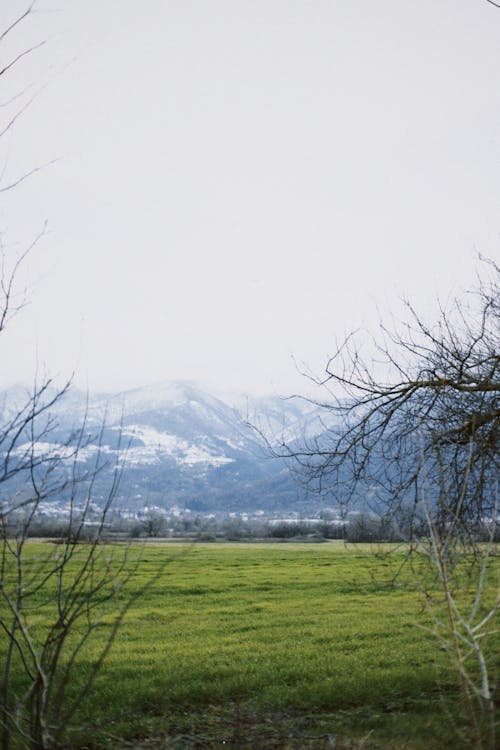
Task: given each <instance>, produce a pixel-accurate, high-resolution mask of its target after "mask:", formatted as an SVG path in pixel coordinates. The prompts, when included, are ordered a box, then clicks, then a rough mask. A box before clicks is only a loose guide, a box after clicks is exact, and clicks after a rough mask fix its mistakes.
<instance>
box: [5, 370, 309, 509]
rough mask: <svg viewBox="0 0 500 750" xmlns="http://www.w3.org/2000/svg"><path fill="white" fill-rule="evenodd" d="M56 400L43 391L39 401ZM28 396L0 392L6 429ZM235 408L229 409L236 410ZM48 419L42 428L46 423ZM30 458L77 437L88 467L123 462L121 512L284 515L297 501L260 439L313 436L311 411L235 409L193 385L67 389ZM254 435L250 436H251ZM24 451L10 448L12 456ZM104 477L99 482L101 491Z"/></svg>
mask: <svg viewBox="0 0 500 750" xmlns="http://www.w3.org/2000/svg"><path fill="white" fill-rule="evenodd" d="M55 394H56V392H55V391H54V390H52V389H48V390H47V392H46V393H45V394H44V395H43V399H45V401H46V402H50V401H52V400H53V399H54V396H55ZM28 397H29V396H28V392H27V391H26V390H25V389H21V388H19V387H15V388H12V389H9V390H7V391H4V392H3V393H0V418H1V422H2V424H6V423H7V422H8V420H11V419H12V418H13V416H15V415H16V414H19V413H22V410H23V407H24V406H25V405H26V403H27V398H28ZM235 404H236V405H235ZM48 415H50V418H51V420H52V419H53V420H54V421H53V422H51V423H50V425H49V428H48V430H47V431H46V430H45V421H44V420H46V418H47V416H48ZM39 424H40V425H41V426H40V430H39V432H40V434H39V435H38V436H37V438H36V439H35V442H36V445H35V446H34V450H35V453H36V454H37V455H41V454H43V453H45V454H47V453H48V452H49V453H50V452H51V451H52V452H53V453H54V455H56V454H57V455H65V453H64V451H66V452H67V451H68V448H67V443H68V436H69V435H70V434H71V432H74V431H75V430H76V431H78V430H79V429H81V428H82V425H83V429H81V433H80V435H81V439H82V440H83V441H84V443H85V447H84V448H83V449H82V450H81V451H80V452H79V454H78V457H77V460H78V461H79V462H80V463H81V464H86V463H87V464H89V466H91V465H92V462H93V461H95V460H96V458H97V457H98V456H99V457H100V458H101V459H102V457H103V456H104V457H105V458H106V459H107V461H108V464H109V470H111V469H112V467H113V465H114V462H115V459H116V460H118V459H122V458H124V461H125V469H124V473H123V477H122V481H121V490H120V501H121V503H122V504H123V505H124V506H126V507H140V506H141V505H146V504H149V505H150V504H154V505H158V506H160V507H161V506H164V507H170V506H172V505H176V506H180V507H189V508H190V509H192V510H195V511H196V510H198V511H206V512H208V511H217V510H219V511H231V510H251V509H257V508H259V509H260V508H261V509H264V510H271V509H278V508H279V509H285V508H292V507H297V504H301V503H302V502H303V500H304V498H303V491H302V490H301V488H300V487H298V485H297V484H296V482H295V481H294V480H293V478H292V476H291V474H290V471H289V467H288V466H287V464H286V463H285V462H284V461H281V460H279V459H273V458H271V457H270V453H269V450H268V448H267V446H266V444H265V441H264V440H263V439H262V436H261V435H260V434H259V431H260V432H262V433H264V434H265V435H266V436H267V437H268V439H269V440H271V441H272V440H273V439H276V440H278V441H281V440H283V439H285V440H286V441H287V442H289V441H292V440H293V439H295V438H296V437H298V436H300V435H301V434H304V432H306V433H309V434H310V433H311V432H312V431H313V432H314V431H321V429H322V425H321V423H320V422H319V420H318V415H317V410H316V409H315V408H314V406H313V405H311V404H308V403H307V402H302V401H299V400H287V399H281V398H279V397H268V398H265V399H256V400H250V399H243V398H242V397H238V398H236V399H234V400H233V403H228V402H227V401H225V400H223V399H222V398H219V397H217V396H215V395H213V394H211V393H209V392H207V391H206V390H205V389H203V388H201V387H199V386H198V385H196V384H194V383H186V382H173V383H172V382H163V383H158V384H155V385H151V386H147V387H142V388H136V389H133V390H128V391H124V392H122V393H116V394H90V395H89V394H86V393H84V392H82V391H79V390H78V389H76V388H73V387H72V388H70V389H69V390H68V392H67V393H66V394H65V395H64V396H63V397H62V398H61V399H56V401H55V403H54V404H53V405H52V406H51V407H50V409H49V410H48V412H47V414H43V415H42V416H41V417H40V420H39ZM255 427H257V429H255ZM29 448H30V437H29V436H28V435H25V436H24V439H20V440H18V442H17V444H16V446H15V454H16V452H17V455H19V456H21V455H23V453H26V451H28V450H29ZM105 474H106V472H103V474H102V475H101V476H100V482H101V483H102V490H101V492H102V493H104V492H105V479H106V476H105Z"/></svg>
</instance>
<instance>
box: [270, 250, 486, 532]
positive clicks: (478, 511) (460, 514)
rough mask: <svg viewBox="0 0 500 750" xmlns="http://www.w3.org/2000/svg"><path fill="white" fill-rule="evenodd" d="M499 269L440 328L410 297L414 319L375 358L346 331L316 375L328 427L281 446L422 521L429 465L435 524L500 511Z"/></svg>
mask: <svg viewBox="0 0 500 750" xmlns="http://www.w3.org/2000/svg"><path fill="white" fill-rule="evenodd" d="M499 277H500V270H499V268H498V266H497V265H496V264H495V263H493V262H492V261H485V262H484V263H483V274H482V277H481V278H480V279H479V280H478V284H477V286H476V287H475V288H474V289H472V290H470V291H469V292H467V293H466V294H465V295H464V296H463V297H461V298H458V299H456V300H455V301H454V302H453V303H452V305H450V306H449V307H447V308H444V307H441V308H440V317H439V320H438V321H437V323H436V324H435V325H432V326H431V325H428V324H427V323H426V322H425V321H424V320H423V319H422V318H421V317H420V316H419V315H418V313H417V312H416V311H415V309H414V308H413V306H412V305H411V303H410V302H408V301H406V302H405V309H406V312H407V317H406V319H405V320H404V321H402V322H400V323H398V324H397V326H396V327H392V328H389V327H387V326H385V325H381V329H380V331H381V336H380V338H379V339H372V340H371V342H370V351H371V356H369V357H368V358H366V357H364V356H363V353H362V347H363V344H362V343H359V342H360V338H361V335H360V334H359V333H358V334H351V335H349V336H347V337H346V338H345V340H344V341H343V342H342V344H341V345H340V346H339V347H338V349H337V351H336V353H335V355H334V356H333V357H332V358H331V359H330V360H329V362H328V365H327V368H326V377H325V378H324V379H319V380H317V381H316V382H317V383H318V384H319V385H321V386H323V388H324V391H325V392H326V395H327V397H326V399H325V400H321V401H320V400H317V401H314V403H315V404H316V405H317V406H318V407H319V408H320V410H322V411H323V412H324V415H325V420H324V424H325V429H324V430H322V431H320V433H319V435H316V436H315V437H313V438H307V439H304V440H303V441H302V443H301V444H298V443H292V444H290V443H287V442H282V443H281V445H280V447H279V448H278V449H275V451H276V452H278V453H279V454H280V455H282V456H288V457H290V458H292V459H293V461H294V463H295V466H296V467H297V468H298V470H299V472H300V473H301V475H302V476H303V477H305V478H306V480H307V482H308V483H309V484H310V485H311V486H312V487H314V488H316V489H317V490H319V491H322V492H326V491H328V490H331V489H332V488H333V489H334V491H335V494H336V495H337V496H338V497H341V498H342V499H343V501H344V502H345V503H346V504H347V505H348V504H349V502H350V501H352V500H353V499H358V500H364V501H365V502H366V503H367V504H371V505H372V506H374V507H376V509H377V510H379V511H380V510H381V509H384V510H385V511H386V512H388V513H391V514H393V515H397V514H398V513H399V514H400V516H401V517H403V516H406V517H407V518H408V517H409V518H410V519H411V518H413V519H420V520H421V519H422V515H423V509H422V503H421V491H420V490H421V486H422V482H423V473H422V467H423V466H425V477H426V482H427V487H428V492H429V493H430V497H431V501H432V506H433V509H434V516H433V518H434V521H435V523H436V524H438V527H439V528H440V529H441V530H443V531H444V530H446V531H447V532H448V531H449V529H450V527H451V528H452V529H453V532H454V533H453V535H452V537H453V538H456V537H457V536H458V535H459V534H463V535H466V536H469V537H470V536H471V535H473V534H474V532H476V531H477V530H478V528H479V527H480V526H481V524H482V523H484V521H485V519H487V518H488V517H491V515H492V513H493V511H494V506H495V493H494V492H493V488H494V486H495V482H497V481H498V472H499V466H500V450H499V449H500V278H499ZM363 343H364V344H366V337H365V339H364V341H363ZM327 425H329V426H327ZM332 425H333V426H332ZM422 454H423V456H424V461H422V458H421V457H422ZM410 526H411V524H410ZM410 534H411V528H410Z"/></svg>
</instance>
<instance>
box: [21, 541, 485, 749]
mask: <svg viewBox="0 0 500 750" xmlns="http://www.w3.org/2000/svg"><path fill="white" fill-rule="evenodd" d="M42 552H43V553H44V554H46V553H47V544H45V545H43V544H30V545H29V554H30V556H32V557H33V559H36V558H37V556H38V557H40V556H41V555H42ZM140 555H141V560H140V563H139V564H138V566H137V568H136V570H135V572H134V574H133V575H132V577H131V579H130V580H129V581H128V584H127V587H126V589H125V590H124V592H123V593H122V598H123V600H125V598H126V596H127V595H129V594H131V593H133V592H134V591H137V592H139V591H140V590H141V589H142V588H143V586H144V585H145V583H146V582H148V581H150V582H151V581H152V582H151V583H150V585H149V588H148V590H147V591H146V593H145V594H144V595H143V596H141V597H139V598H138V599H137V600H136V601H134V602H133V604H132V606H131V607H130V609H129V611H128V613H127V615H126V618H125V620H124V622H123V624H122V626H121V628H120V630H119V632H118V636H117V638H116V640H115V642H114V644H113V647H112V650H111V652H110V653H109V655H108V657H107V659H106V661H105V663H104V666H103V668H102V670H101V672H100V674H99V676H98V677H97V679H96V681H95V683H94V685H93V687H92V690H91V692H90V694H89V695H88V697H87V699H86V701H85V702H84V703H83V704H82V706H81V707H80V710H79V711H78V714H77V715H76V716H75V717H74V725H75V729H74V730H73V732H72V734H71V737H70V740H69V742H70V746H71V747H74V748H78V747H81V748H83V747H85V748H92V749H95V750H97V748H103V747H110V748H111V747H113V748H115V747H136V748H138V747H217V746H222V745H223V744H224V745H225V746H226V747H276V748H278V747H282V748H287V747H289V748H292V747H297V748H299V747H318V748H320V747H333V746H334V744H333V742H334V739H333V738H336V745H335V746H336V747H338V748H339V747H351V746H352V747H358V746H361V745H360V744H359V743H360V741H361V740H363V741H364V744H363V745H362V746H363V747H366V748H370V747H380V748H384V747H393V748H403V747H404V748H424V747H425V748H428V749H429V748H441V747H444V746H448V747H456V748H458V747H461V746H462V747H467V746H468V745H467V741H466V740H464V741H463V742H462V744H460V743H461V739H460V735H459V734H457V728H459V726H460V721H461V718H460V701H459V699H458V693H457V692H456V677H455V676H454V675H453V674H452V673H451V672H450V671H449V670H448V669H447V666H446V665H447V656H446V654H445V653H443V650H442V649H440V648H439V646H438V644H437V643H436V641H435V639H434V638H433V636H432V635H431V634H430V633H429V632H428V631H427V630H426V629H425V626H426V625H428V615H427V612H426V610H425V607H424V606H423V597H422V594H421V592H420V591H419V590H418V587H417V586H416V583H415V581H416V579H415V574H414V573H412V572H411V570H410V567H409V566H406V567H405V568H404V569H403V571H402V572H400V574H399V576H397V577H395V573H396V571H397V570H398V569H399V567H400V565H401V562H402V560H403V552H401V551H393V552H392V554H390V555H388V554H387V550H384V554H381V549H380V548H377V549H374V548H370V547H368V546H363V545H357V546H354V545H352V546H350V547H345V546H344V545H343V544H341V543H326V544H321V545H320V544H316V545H315V544H204V545H203V544H200V545H195V546H192V547H189V548H184V547H182V546H179V545H168V544H165V545H150V546H146V547H144V548H142V551H141V552H140ZM158 571H159V573H158ZM155 576H156V577H155ZM47 612H48V610H47V608H46V607H42V608H41V609H40V610H37V611H36V612H34V613H33V617H34V618H38V622H37V623H36V624H35V626H36V627H40V628H43V623H44V616H46V614H47ZM111 619H112V616H111V613H108V614H106V615H105V616H104V618H103V620H102V623H101V625H100V629H98V630H97V631H96V633H98V634H100V633H102V634H105V633H106V632H108V631H109V628H110V623H111ZM422 626H424V627H422ZM92 643H93V644H94V645H92ZM97 644H98V640H94V641H93V642H91V644H90V648H89V649H88V650H86V651H84V652H82V656H81V659H80V663H79V668H78V671H77V673H76V677H75V680H78V679H83V676H84V675H85V673H86V671H87V670H88V669H89V664H90V663H91V661H92V658H93V656H95V654H96V653H97V650H96V648H97ZM488 648H489V651H490V652H494V645H493V643H490V644H489V646H488ZM92 649H94V651H93V650H92ZM139 740H140V741H141V742H140V743H139ZM351 741H352V742H353V744H352V745H351V744H350V742H351ZM354 741H356V743H358V744H355V743H354Z"/></svg>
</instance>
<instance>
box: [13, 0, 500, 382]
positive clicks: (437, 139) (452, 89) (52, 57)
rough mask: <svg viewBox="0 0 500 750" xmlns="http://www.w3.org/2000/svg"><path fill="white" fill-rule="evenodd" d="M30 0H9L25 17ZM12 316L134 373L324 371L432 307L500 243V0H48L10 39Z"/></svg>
mask: <svg viewBox="0 0 500 750" xmlns="http://www.w3.org/2000/svg"><path fill="white" fill-rule="evenodd" d="M26 6H27V3H22V2H20V1H18V0H5V1H4V2H2V5H1V8H0V28H1V29H5V28H6V27H7V26H8V25H9V23H10V22H11V21H12V20H13V19H14V18H15V17H17V15H19V13H21V12H22V11H23V10H24V9H25V8H26ZM40 41H46V43H45V44H44V45H43V46H42V47H40V48H39V49H37V50H34V51H33V52H32V53H31V54H29V55H26V56H25V57H24V58H22V59H21V60H20V61H19V62H18V63H16V65H15V66H13V68H12V69H11V70H10V71H9V72H8V73H7V74H4V75H2V76H0V102H5V101H6V100H8V99H9V98H11V97H13V96H14V95H15V94H16V93H20V92H22V91H24V90H25V88H26V86H29V87H30V88H28V89H27V92H26V93H25V94H24V98H23V97H21V98H20V99H18V100H16V101H15V102H14V104H11V105H9V106H4V107H1V108H0V120H2V122H4V123H6V122H7V121H8V118H9V112H12V111H14V110H13V107H15V106H17V102H19V103H22V102H24V101H26V100H27V98H30V97H31V96H32V94H34V93H36V97H35V98H34V100H33V102H32V103H31V105H30V106H29V107H28V108H27V109H26V111H24V112H23V113H22V115H21V116H20V117H19V118H18V119H17V121H16V123H15V124H14V126H13V127H11V128H10V129H9V130H8V132H7V133H6V134H5V135H3V136H2V137H1V138H0V158H1V160H2V161H1V164H2V171H1V180H2V182H1V183H0V184H1V185H3V186H5V185H7V184H9V183H10V182H12V181H15V180H16V178H17V177H18V176H19V175H22V174H24V172H26V171H29V170H30V169H33V168H34V167H37V166H38V165H42V164H44V163H46V162H50V161H51V160H56V161H55V163H53V164H51V165H49V166H47V167H45V168H43V169H41V170H40V171H38V172H36V173H35V174H34V175H33V176H32V177H31V178H29V179H27V180H25V181H24V182H22V183H21V184H20V185H19V186H18V187H16V188H15V189H14V190H8V191H5V192H2V193H0V227H1V232H2V234H1V237H2V243H3V246H4V251H5V254H6V257H7V258H8V259H10V262H12V259H13V258H14V257H15V254H16V253H19V252H21V251H22V249H23V248H24V247H26V246H27V245H28V244H29V243H30V242H31V241H32V239H33V237H35V236H36V235H37V233H38V232H39V231H40V229H41V227H43V226H44V224H45V222H47V229H46V231H45V234H44V236H43V237H42V239H41V240H40V241H39V242H38V243H37V245H36V247H35V248H34V250H33V251H32V253H31V254H30V256H29V258H28V260H27V262H26V265H25V267H24V268H23V270H22V273H20V274H19V281H20V284H21V286H24V285H26V286H27V288H28V298H29V302H30V304H29V305H28V306H27V307H25V308H24V309H23V310H22V311H21V312H20V313H19V315H17V316H16V317H15V318H14V319H13V320H12V321H10V323H9V325H8V327H7V329H6V330H5V331H4V332H3V333H2V335H1V342H0V351H1V352H2V359H1V361H2V367H1V371H0V385H2V386H3V385H8V384H10V383H14V382H29V381H30V379H31V378H32V377H33V373H34V371H35V369H37V368H38V370H47V371H49V372H51V373H54V374H58V375H60V376H61V377H64V376H66V375H67V374H70V373H71V372H73V371H74V372H75V380H76V382H77V383H78V384H79V385H82V386H84V387H89V388H91V389H93V390H121V389H125V388H131V387H136V386H140V385H144V384H147V383H153V382H158V381H161V380H179V379H189V380H196V381H199V382H202V383H206V384H207V385H208V386H212V387H213V388H218V389H219V390H224V389H228V390H229V389H231V390H239V391H244V392H249V393H266V392H278V393H289V392H300V391H301V389H302V388H303V384H304V379H303V376H302V375H300V374H299V371H300V370H304V369H306V370H309V371H312V372H314V373H317V374H320V373H321V372H322V369H323V367H324V365H325V362H326V360H327V358H328V355H329V354H330V353H331V352H332V351H333V350H334V349H335V343H336V340H338V339H339V338H342V336H343V334H344V333H345V332H347V331H349V330H352V329H355V328H360V327H361V328H363V327H367V328H370V327H371V328H375V329H376V328H377V325H378V320H379V318H380V316H381V317H382V318H384V317H386V316H387V315H390V314H394V315H395V316H396V317H397V316H398V310H399V309H400V299H401V298H402V297H405V296H406V297H408V298H409V299H411V300H412V302H413V303H414V305H415V306H416V307H417V308H418V309H419V310H420V311H422V313H423V315H424V316H428V317H429V318H431V319H432V316H433V315H435V314H436V310H437V302H436V300H437V298H438V297H439V298H441V300H445V301H446V300H447V299H449V298H450V297H453V296H454V295H457V294H461V293H462V291H463V289H464V288H467V287H470V286H471V284H473V283H474V278H475V272H476V269H477V267H478V253H482V254H484V255H486V256H489V257H493V258H498V257H499V256H500V252H499V248H500V212H499V208H500V86H499V85H498V71H499V70H500V9H497V8H495V7H494V6H493V5H492V4H490V3H488V2H486V0H420V1H419V2H418V3H415V2H414V0H380V1H379V2H377V3H373V2H370V1H369V0H363V1H361V0H143V2H141V3H138V2H135V0H120V2H118V0H63V1H62V2H60V3H58V4H55V3H54V2H53V0H38V1H37V3H36V5H35V9H34V12H33V13H32V14H30V15H29V16H28V17H27V18H26V19H25V21H24V22H23V23H21V24H19V25H18V26H17V27H16V29H15V31H12V32H11V33H10V34H9V35H8V37H6V38H5V39H4V40H3V41H2V42H0V59H1V61H2V63H3V64H5V61H6V60H7V61H8V60H10V59H12V57H13V56H15V55H16V54H17V53H19V51H22V50H23V49H27V48H29V47H30V46H31V45H33V44H37V43H38V42H40Z"/></svg>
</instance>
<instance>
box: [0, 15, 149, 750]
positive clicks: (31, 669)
mask: <svg viewBox="0 0 500 750" xmlns="http://www.w3.org/2000/svg"><path fill="white" fill-rule="evenodd" d="M33 10H34V3H31V4H29V5H28V6H27V7H26V9H25V10H24V12H22V13H20V14H19V15H18V16H17V17H16V18H14V19H13V20H12V21H10V22H9V23H7V25H6V27H5V29H4V30H3V31H0V50H1V51H2V52H3V53H4V55H3V57H4V59H5V60H6V62H4V63H3V67H2V68H1V69H0V84H3V83H4V82H5V81H6V79H7V78H8V77H9V76H11V75H12V73H13V72H14V71H15V70H17V69H18V67H19V66H20V65H22V63H23V61H24V60H25V59H26V58H27V57H28V56H30V55H32V54H33V53H35V51H36V50H38V49H39V48H40V47H41V46H42V45H43V43H44V42H43V41H42V42H40V43H38V44H34V45H32V46H28V47H26V48H21V49H20V50H16V49H15V48H14V51H11V52H10V53H9V52H8V50H7V52H6V51H5V44H6V42H8V41H10V40H11V38H12V37H13V36H15V32H16V30H18V29H19V28H20V27H21V26H22V24H24V23H26V22H27V20H28V19H29V18H30V17H32V14H33ZM9 54H10V57H9ZM3 91H4V93H5V88H4V89H3ZM32 101H33V95H32V94H31V89H22V90H21V91H19V92H18V93H17V94H16V95H13V96H10V98H9V97H8V98H5V97H4V101H3V102H2V109H1V113H2V115H3V116H4V122H3V124H2V125H0V142H1V140H2V139H3V138H5V137H6V135H7V134H8V133H9V132H10V131H11V130H12V128H13V126H14V125H15V123H16V122H17V121H18V119H19V118H20V117H21V116H22V115H23V114H24V113H25V112H26V111H27V109H28V108H29V105H30V103H31V102H32ZM39 169H41V167H35V168H33V169H31V170H29V171H28V172H26V173H22V174H19V175H17V176H15V177H14V178H12V179H9V180H5V179H4V175H5V169H4V170H2V173H1V176H0V193H5V192H6V191H10V190H13V189H15V188H18V186H19V185H20V184H21V183H22V182H23V181H24V180H25V179H27V178H28V177H29V176H31V175H33V174H34V173H35V172H37V171H39ZM42 234H43V229H42V231H41V232H40V233H38V234H37V235H36V236H35V237H34V239H33V241H32V242H31V243H29V244H28V246H27V247H26V248H25V249H24V250H22V251H21V252H20V253H17V254H12V253H11V252H9V248H8V247H5V246H4V244H3V243H2V245H1V248H0V250H1V262H0V334H2V333H3V332H4V331H5V329H6V327H7V326H8V325H10V323H11V321H12V318H13V316H15V314H17V313H18V312H19V311H20V310H21V309H22V307H23V306H24V304H25V303H26V300H27V294H26V290H25V289H24V286H23V284H21V283H20V278H21V275H22V270H23V266H24V264H25V262H26V261H27V259H28V257H29V255H30V253H31V252H32V250H33V249H34V246H35V245H36V243H37V242H38V240H39V238H40V237H41V235H42ZM70 383H71V380H68V381H67V382H66V383H63V385H62V386H57V385H56V384H55V383H54V381H53V380H52V379H51V378H50V377H48V376H47V377H42V378H41V379H35V382H34V384H33V388H32V390H31V391H30V392H28V391H26V392H25V394H24V396H21V397H20V398H18V399H11V400H10V401H9V402H7V403H4V404H1V405H0V631H1V633H2V638H1V639H0V654H1V660H0V746H1V747H2V750H9V748H11V747H13V746H15V747H19V746H21V745H22V746H23V747H28V748H36V749H37V750H45V749H46V748H53V747H55V746H57V745H58V744H59V743H60V742H61V740H62V737H63V735H64V733H65V731H66V730H67V729H68V727H69V726H70V723H71V720H72V718H73V716H74V714H75V711H76V710H77V709H78V707H79V705H80V703H81V701H82V700H83V699H84V697H85V696H86V694H87V693H88V691H89V689H90V688H91V686H92V684H93V681H94V679H95V676H96V674H97V672H98V671H99V669H100V667H101V665H102V663H103V660H104V658H105V657H106V655H107V653H108V651H109V649H110V647H111V645H112V643H113V641H114V639H115V636H116V633H117V630H118V628H119V626H120V623H121V622H122V619H123V617H124V615H125V612H126V611H127V609H128V607H129V606H130V605H131V604H132V602H133V601H134V598H135V597H136V596H138V595H139V594H140V593H143V592H144V590H145V588H147V585H148V584H146V586H142V588H141V589H140V591H136V592H135V593H134V594H133V595H132V594H131V595H128V596H124V594H123V587H124V585H125V583H126V582H127V581H128V580H129V577H130V575H131V574H132V572H133V571H134V567H135V563H137V559H136V560H135V561H134V564H133V561H132V556H131V553H130V550H129V549H126V548H121V549H118V550H116V549H115V548H112V547H107V546H105V545H104V544H103V542H104V541H105V539H104V535H105V529H106V524H107V520H108V517H109V515H110V513H111V510H112V508H113V504H114V501H115V498H116V495H117V491H118V487H119V482H120V477H121V472H122V465H123V464H122V457H120V447H121V446H120V445H118V455H119V458H118V460H117V461H116V462H115V464H114V466H112V471H111V472H109V465H108V457H107V456H105V455H104V451H103V450H102V437H103V433H104V425H103V426H102V427H101V428H100V438H99V437H98V439H97V447H95V446H94V452H93V455H94V459H93V461H90V462H89V460H88V454H89V450H90V436H89V425H88V424H87V421H86V418H84V419H83V420H82V422H81V423H80V424H79V425H77V426H76V427H75V428H74V429H73V430H70V431H69V432H68V431H66V432H65V433H64V432H63V431H62V429H61V426H60V425H59V424H58V421H57V418H56V416H55V411H56V407H57V406H58V404H60V402H61V401H62V400H63V399H64V398H65V396H66V394H67V391H68V389H69V387H70ZM102 477H104V479H103V481H105V482H106V489H105V492H103V489H102V487H103V482H102V481H101V478H102ZM97 489H98V491H97ZM55 501H57V502H59V503H60V502H64V503H65V507H66V511H67V526H66V533H65V535H64V536H63V538H62V539H61V540H60V542H59V543H58V544H57V545H46V546H45V548H44V552H43V553H41V552H39V551H36V550H34V549H33V547H32V545H30V544H29V537H30V533H31V530H32V528H33V526H34V524H36V522H37V520H38V518H39V517H40V515H41V514H42V513H43V511H44V509H46V508H47V506H49V505H50V504H51V503H53V502H55ZM96 509H97V522H96V521H95V517H96ZM152 580H153V579H152ZM104 616H106V623H107V624H106V626H105V627H104V628H103V627H100V629H99V631H98V630H97V628H98V626H102V625H104V624H105V623H104V622H103V617H104ZM93 638H94V639H95V642H94V644H93V648H92V650H89V645H90V644H91V641H92V639H93ZM92 653H93V656H92V655H91V654H92ZM82 659H83V660H84V663H85V670H84V672H83V673H82V670H81V664H82ZM85 659H86V662H85ZM20 743H21V745H20Z"/></svg>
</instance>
